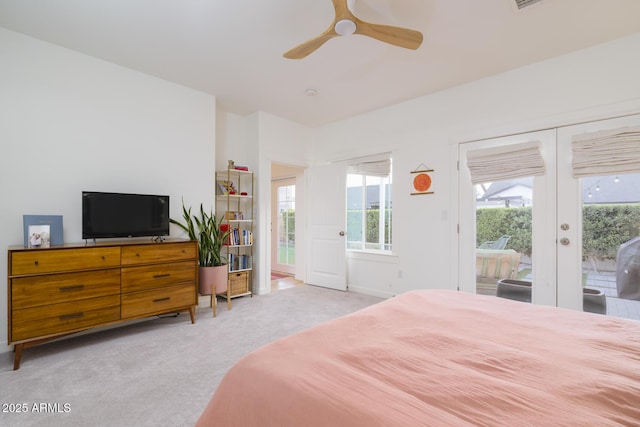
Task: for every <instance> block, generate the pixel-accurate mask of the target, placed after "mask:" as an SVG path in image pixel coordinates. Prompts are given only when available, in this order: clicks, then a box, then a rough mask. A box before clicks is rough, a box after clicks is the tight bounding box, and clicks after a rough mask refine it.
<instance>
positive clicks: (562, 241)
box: [560, 237, 571, 246]
mask: <svg viewBox="0 0 640 427" xmlns="http://www.w3.org/2000/svg"><path fill="white" fill-rule="evenodd" d="M569 243H571V241H570V240H569V239H567V238H566V237H563V238H562V239H560V244H561V245H562V246H569Z"/></svg>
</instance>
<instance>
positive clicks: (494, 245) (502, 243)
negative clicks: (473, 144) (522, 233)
mask: <svg viewBox="0 0 640 427" xmlns="http://www.w3.org/2000/svg"><path fill="white" fill-rule="evenodd" d="M510 238H511V236H508V235H506V234H505V235H504V236H502V237H500V238H499V239H498V240H491V241H488V242H484V243H483V244H481V245H480V247H479V248H478V249H495V250H502V249H504V248H505V247H506V246H507V242H508V241H509V239H510Z"/></svg>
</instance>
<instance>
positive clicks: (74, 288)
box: [60, 285, 84, 292]
mask: <svg viewBox="0 0 640 427" xmlns="http://www.w3.org/2000/svg"><path fill="white" fill-rule="evenodd" d="M82 289H84V285H71V286H63V287H61V288H60V292H69V291H79V290H82Z"/></svg>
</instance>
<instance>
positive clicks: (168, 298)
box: [153, 297, 171, 302]
mask: <svg viewBox="0 0 640 427" xmlns="http://www.w3.org/2000/svg"><path fill="white" fill-rule="evenodd" d="M170 299H171V297H164V298H158V299H154V300H153V302H164V301H169V300H170Z"/></svg>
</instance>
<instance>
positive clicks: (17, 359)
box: [13, 344, 24, 371]
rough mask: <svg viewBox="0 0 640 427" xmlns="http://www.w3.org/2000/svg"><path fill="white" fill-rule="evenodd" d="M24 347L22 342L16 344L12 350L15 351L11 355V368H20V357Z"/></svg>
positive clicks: (15, 369)
mask: <svg viewBox="0 0 640 427" xmlns="http://www.w3.org/2000/svg"><path fill="white" fill-rule="evenodd" d="M23 348H24V344H16V345H15V347H14V349H13V351H14V352H15V354H14V356H13V370H14V371H17V370H18V369H20V359H21V358H22V349H23Z"/></svg>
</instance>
